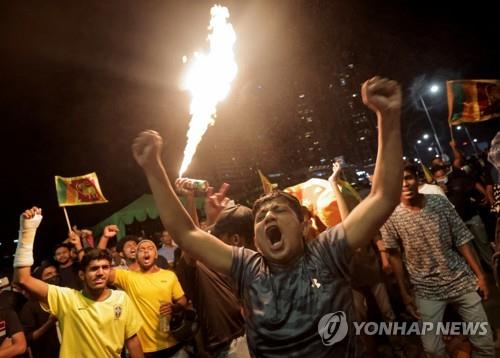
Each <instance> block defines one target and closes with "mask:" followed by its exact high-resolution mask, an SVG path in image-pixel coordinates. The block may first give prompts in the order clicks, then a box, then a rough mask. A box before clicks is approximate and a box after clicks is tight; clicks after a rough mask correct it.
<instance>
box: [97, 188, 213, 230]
mask: <svg viewBox="0 0 500 358" xmlns="http://www.w3.org/2000/svg"><path fill="white" fill-rule="evenodd" d="M180 199H181V201H182V202H184V201H185V198H180ZM203 202H204V200H203V198H196V208H197V209H198V210H201V211H203ZM158 216H159V214H158V209H157V208H156V205H155V202H154V199H153V196H152V195H151V194H144V195H142V196H141V197H139V198H138V199H136V200H134V201H133V202H131V203H130V204H128V205H127V206H125V207H124V208H122V209H120V210H118V211H117V212H115V213H113V214H112V215H111V216H109V217H108V218H106V219H104V220H103V221H101V222H100V223H98V224H97V225H95V226H94V227H93V228H92V231H93V232H94V237H98V236H100V235H101V233H102V231H103V230H104V228H105V227H106V225H111V224H114V225H117V226H118V228H119V229H120V231H119V232H118V235H117V238H118V239H121V238H123V237H124V236H125V235H126V234H127V233H126V232H125V230H126V225H130V224H132V223H133V222H134V221H139V222H143V221H145V220H146V219H152V220H154V219H156V218H158Z"/></svg>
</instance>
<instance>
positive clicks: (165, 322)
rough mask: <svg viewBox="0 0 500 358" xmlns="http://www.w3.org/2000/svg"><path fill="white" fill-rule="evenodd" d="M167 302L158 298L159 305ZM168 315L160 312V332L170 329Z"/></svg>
mask: <svg viewBox="0 0 500 358" xmlns="http://www.w3.org/2000/svg"><path fill="white" fill-rule="evenodd" d="M165 303H167V302H166V301H163V300H160V306H161V305H163V304H165ZM169 326H170V315H162V314H160V332H162V333H167V332H168V331H170V327H169Z"/></svg>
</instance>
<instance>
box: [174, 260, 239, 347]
mask: <svg viewBox="0 0 500 358" xmlns="http://www.w3.org/2000/svg"><path fill="white" fill-rule="evenodd" d="M175 271H176V273H177V276H178V277H179V281H180V283H181V286H182V288H183V289H184V292H185V293H186V295H187V296H188V297H189V298H190V299H191V301H192V302H193V306H194V308H195V309H196V311H197V313H198V318H199V321H200V325H201V332H202V334H203V339H204V342H205V349H207V350H215V349H217V348H218V347H221V346H222V345H224V344H227V343H229V342H231V341H232V340H233V339H234V338H236V337H239V336H242V335H243V334H244V333H245V322H244V320H243V317H242V316H241V309H240V304H239V302H238V299H237V297H236V296H235V294H234V292H233V289H232V287H231V284H230V278H229V277H227V276H224V275H221V274H219V273H217V272H215V271H213V270H210V269H209V268H208V267H206V266H205V265H203V264H202V263H200V262H196V263H195V264H193V265H190V264H188V263H187V262H186V261H185V260H184V259H183V258H181V259H179V261H178V262H177V265H176V269H175Z"/></svg>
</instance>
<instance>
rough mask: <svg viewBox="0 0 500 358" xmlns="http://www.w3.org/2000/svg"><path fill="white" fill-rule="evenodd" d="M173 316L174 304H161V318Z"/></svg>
mask: <svg viewBox="0 0 500 358" xmlns="http://www.w3.org/2000/svg"><path fill="white" fill-rule="evenodd" d="M171 314H172V303H166V302H164V303H161V304H160V316H167V315H171Z"/></svg>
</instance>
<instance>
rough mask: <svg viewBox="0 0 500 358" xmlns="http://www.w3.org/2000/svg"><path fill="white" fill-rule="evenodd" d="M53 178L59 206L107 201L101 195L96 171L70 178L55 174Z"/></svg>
mask: <svg viewBox="0 0 500 358" xmlns="http://www.w3.org/2000/svg"><path fill="white" fill-rule="evenodd" d="M54 179H55V182H56V192H57V201H58V202H59V206H76V205H91V204H100V203H107V202H108V201H107V200H106V198H105V197H104V195H102V192H101V187H100V186H99V180H97V174H96V173H90V174H86V175H82V176H79V177H72V178H63V177H60V176H57V175H56V176H55V178H54Z"/></svg>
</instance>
